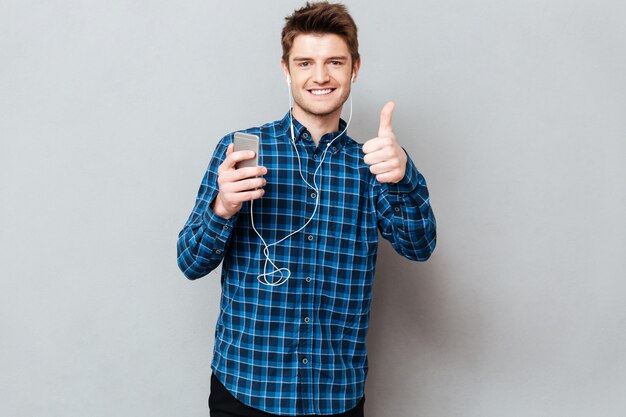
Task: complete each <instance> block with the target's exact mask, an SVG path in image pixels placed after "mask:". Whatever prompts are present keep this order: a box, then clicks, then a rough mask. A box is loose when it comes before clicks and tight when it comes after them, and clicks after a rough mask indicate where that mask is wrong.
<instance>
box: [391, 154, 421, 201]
mask: <svg viewBox="0 0 626 417" xmlns="http://www.w3.org/2000/svg"><path fill="white" fill-rule="evenodd" d="M404 153H406V151H404ZM418 185H419V172H418V171H417V168H416V167H415V164H414V163H413V161H412V160H411V157H410V156H409V154H408V153H407V155H406V172H405V174H404V178H402V179H401V180H400V181H399V182H397V183H395V184H391V183H388V184H387V187H388V189H389V192H390V193H392V194H408V193H410V192H412V191H413V190H415V189H416V188H417V186H418Z"/></svg>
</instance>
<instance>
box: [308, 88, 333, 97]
mask: <svg viewBox="0 0 626 417" xmlns="http://www.w3.org/2000/svg"><path fill="white" fill-rule="evenodd" d="M331 91H333V90H332V89H330V88H328V89H326V90H311V93H312V94H315V95H316V96H321V95H324V94H330V92H331Z"/></svg>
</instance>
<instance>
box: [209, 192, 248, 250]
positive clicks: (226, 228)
mask: <svg viewBox="0 0 626 417" xmlns="http://www.w3.org/2000/svg"><path fill="white" fill-rule="evenodd" d="M238 214H239V213H236V214H235V215H234V216H232V217H231V218H230V219H225V218H223V217H220V216H218V215H217V214H215V213H214V212H213V209H211V205H210V204H209V206H208V207H207V209H206V210H205V212H204V214H203V216H202V219H203V221H204V224H205V225H206V232H207V233H209V234H210V235H211V236H212V237H213V238H214V239H215V242H216V243H217V245H216V247H215V248H214V249H215V251H216V253H218V254H219V253H220V252H218V251H223V250H224V248H225V247H226V242H228V238H229V237H230V235H231V233H232V231H233V227H234V226H235V221H236V220H237V215H238Z"/></svg>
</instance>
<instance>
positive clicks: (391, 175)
mask: <svg viewBox="0 0 626 417" xmlns="http://www.w3.org/2000/svg"><path fill="white" fill-rule="evenodd" d="M396 176H397V173H396V172H395V171H390V172H385V173H384V174H378V175H376V181H378V182H393V181H394V180H395V178H396Z"/></svg>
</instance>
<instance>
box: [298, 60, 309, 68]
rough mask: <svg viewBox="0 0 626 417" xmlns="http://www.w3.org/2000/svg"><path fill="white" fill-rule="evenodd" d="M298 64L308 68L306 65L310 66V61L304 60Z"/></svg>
mask: <svg viewBox="0 0 626 417" xmlns="http://www.w3.org/2000/svg"><path fill="white" fill-rule="evenodd" d="M298 66H299V67H301V68H306V67H308V66H309V63H308V62H306V61H302V62H300V63H299V64H298Z"/></svg>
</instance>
